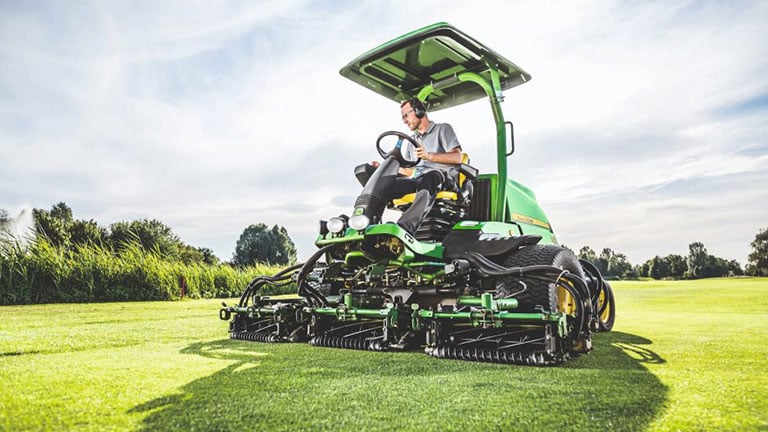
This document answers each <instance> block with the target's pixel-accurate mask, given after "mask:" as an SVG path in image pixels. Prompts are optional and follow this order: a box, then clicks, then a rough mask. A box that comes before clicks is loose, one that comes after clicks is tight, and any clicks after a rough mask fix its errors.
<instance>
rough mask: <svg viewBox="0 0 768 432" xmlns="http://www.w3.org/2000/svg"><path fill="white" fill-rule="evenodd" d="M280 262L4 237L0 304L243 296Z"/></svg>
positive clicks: (272, 289)
mask: <svg viewBox="0 0 768 432" xmlns="http://www.w3.org/2000/svg"><path fill="white" fill-rule="evenodd" d="M279 270H280V268H279V267H272V266H265V265H258V266H251V267H245V268H242V269H236V268H233V267H231V266H229V265H226V264H219V265H207V264H203V263H199V262H198V263H192V264H185V263H183V262H180V261H172V260H170V259H168V258H165V257H164V256H163V255H161V253H160V252H158V251H155V252H148V251H147V250H145V249H144V248H143V247H141V245H139V244H138V243H129V244H126V245H124V247H123V248H122V249H121V251H120V253H119V254H116V253H114V252H113V251H112V250H110V249H108V248H105V247H102V246H97V245H94V244H83V245H77V246H76V247H74V248H68V247H63V246H57V245H55V244H54V243H53V242H51V241H50V240H48V239H46V238H45V237H42V236H41V237H39V238H38V239H37V241H36V242H34V243H33V244H32V245H31V246H30V247H28V248H26V247H22V246H20V245H19V244H18V243H16V242H13V241H5V240H4V241H1V242H0V304H2V305H10V304H29V303H78V302H106V301H133V300H178V299H180V298H182V287H184V291H185V292H184V294H183V296H184V297H189V298H213V297H233V296H239V295H240V293H242V291H243V289H244V288H245V287H246V285H248V283H249V282H250V281H251V280H252V279H253V278H254V277H256V276H258V275H263V274H270V275H271V274H274V273H276V272H278V271H279ZM265 288H266V289H265V291H264V293H265V294H276V293H286V292H295V286H287V287H265Z"/></svg>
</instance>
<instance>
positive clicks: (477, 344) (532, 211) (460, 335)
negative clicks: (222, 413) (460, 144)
mask: <svg viewBox="0 0 768 432" xmlns="http://www.w3.org/2000/svg"><path fill="white" fill-rule="evenodd" d="M340 72H341V75H342V76H344V77H346V78H348V79H350V80H352V81H354V82H356V83H358V84H360V85H362V86H364V87H366V88H368V89H370V90H373V91H374V92H376V93H379V94H381V95H383V96H385V97H386V98H388V99H391V100H393V101H396V102H398V103H399V102H401V101H403V100H408V99H411V98H418V99H419V100H421V101H423V102H424V103H425V105H426V106H428V107H429V110H430V111H437V110H440V109H445V108H449V107H452V106H456V105H459V104H463V103H467V102H470V101H473V100H477V99H480V98H487V99H488V100H489V102H490V105H491V111H492V113H493V118H494V122H495V125H496V152H497V172H496V173H489V174H480V173H479V172H478V170H477V169H475V168H474V167H472V166H471V165H469V160H468V157H467V156H466V155H464V161H465V163H462V164H461V165H460V166H459V173H460V174H459V176H458V177H459V178H458V181H453V182H450V181H449V182H446V183H449V184H444V185H443V187H444V189H445V190H443V191H441V192H440V193H439V194H438V195H437V197H436V199H435V204H434V205H433V206H432V209H431V210H430V213H429V214H428V215H427V216H426V217H425V219H424V221H423V222H422V223H421V225H420V226H419V228H418V231H417V232H415V233H413V235H412V234H410V233H408V232H407V231H405V230H403V229H402V228H401V227H400V226H399V225H397V224H394V223H391V222H387V223H385V222H383V220H382V214H383V213H384V210H385V209H386V208H390V209H394V210H401V211H402V210H404V209H407V208H408V206H409V205H410V203H411V202H412V200H413V196H412V195H413V194H411V196H405V197H402V198H400V199H396V200H394V201H389V202H388V201H387V200H386V199H384V198H383V197H384V196H385V194H384V193H383V188H384V187H386V185H384V182H382V181H379V180H380V179H381V178H382V177H383V176H387V175H392V174H394V173H397V172H398V170H399V168H401V167H407V166H413V165H415V164H416V163H418V160H413V159H410V158H409V157H408V153H409V152H406V151H404V150H403V149H404V148H405V146H407V145H413V146H418V145H419V144H418V143H417V142H416V141H415V140H413V139H412V138H411V137H410V136H408V135H406V134H403V133H400V132H396V131H390V132H384V133H382V134H381V135H380V136H379V138H378V139H377V140H376V149H377V151H378V153H379V154H380V155H381V156H382V158H383V161H382V162H381V164H380V165H379V166H378V168H376V169H375V171H373V172H370V169H366V165H361V166H359V167H357V168H356V169H355V175H356V176H357V177H358V179H359V180H360V183H361V184H362V185H363V189H362V192H361V193H360V195H359V196H358V198H357V200H356V201H355V205H354V209H353V211H352V214H351V216H349V217H348V216H346V215H341V216H337V217H332V218H329V219H328V220H327V221H321V222H320V229H319V235H318V237H317V239H316V241H315V244H316V246H317V247H318V249H317V251H316V252H315V253H314V254H313V255H312V256H311V257H310V258H309V259H308V260H307V261H306V262H304V263H302V264H297V265H294V266H292V267H288V268H286V269H284V270H283V271H281V272H279V273H277V274H275V275H272V276H260V277H257V278H256V279H254V280H253V281H252V282H251V283H250V284H249V285H248V286H247V287H246V288H245V290H244V291H243V294H242V296H241V298H240V301H239V302H238V304H237V305H236V306H227V305H226V304H225V305H224V306H223V308H222V309H221V310H220V311H219V317H220V318H221V319H222V320H226V321H229V332H230V336H231V338H233V339H240V340H249V341H257V342H309V343H310V344H312V345H316V346H325V347H336V348H348V349H361V350H373V351H392V350H411V349H423V350H424V351H425V352H426V353H427V354H429V355H432V356H434V357H439V358H451V359H461V360H471V361H481V362H498V363H510V364H524V365H537V366H544V365H556V364H560V363H562V362H564V361H566V360H568V359H570V358H573V357H575V356H577V355H579V354H582V353H586V352H589V351H590V350H591V349H592V334H593V333H594V332H597V331H610V330H611V328H612V327H613V321H614V317H615V303H614V298H613V293H612V291H611V287H610V285H609V284H608V283H607V282H605V281H604V280H603V278H602V276H601V275H600V272H599V271H598V270H597V268H596V267H595V266H594V265H592V264H591V263H589V262H587V261H583V260H579V259H577V257H576V256H575V255H574V254H573V252H572V251H570V250H569V249H566V248H564V247H562V246H560V245H559V243H558V242H557V239H556V237H555V234H554V231H553V230H552V226H551V225H550V222H549V220H548V219H547V217H546V215H545V214H544V212H543V211H542V209H541V207H540V206H539V204H538V202H537V200H536V197H535V195H534V193H533V192H532V191H531V190H530V189H528V188H526V187H525V186H523V185H521V184H520V183H518V182H516V181H514V180H511V179H508V178H507V158H508V157H509V156H510V155H511V154H512V153H513V152H514V138H513V134H512V124H511V123H510V122H507V121H505V120H504V115H503V113H502V109H501V102H502V99H503V96H502V91H504V90H507V89H509V88H512V87H515V86H517V85H520V84H524V83H526V82H528V81H529V80H530V78H531V76H530V75H529V74H528V73H526V72H525V71H523V70H522V69H520V68H519V67H518V66H516V65H514V64H513V63H511V62H510V61H509V60H507V59H505V58H504V57H502V56H501V55H499V54H497V53H496V52H494V51H493V50H491V49H489V48H487V47H485V46H484V45H482V44H481V43H479V42H477V41H476V40H474V39H473V38H471V37H469V36H467V35H466V34H464V33H462V32H461V31H459V30H457V29H456V28H454V27H452V26H450V25H448V24H446V23H437V24H434V25H431V26H428V27H424V28H422V29H419V30H416V31H413V32H411V33H408V34H406V35H403V36H401V37H399V38H396V39H394V40H392V41H390V42H387V43H385V44H383V45H381V46H379V47H377V48H375V49H373V50H371V51H368V52H366V53H365V54H363V55H361V56H360V57H358V58H356V59H355V60H353V61H352V62H350V63H349V64H347V65H346V66H344V67H343V68H342V69H341V71H340ZM508 131H509V135H508V134H507V132H508ZM286 284H295V285H296V286H297V288H298V290H297V293H296V294H295V295H282V296H261V295H259V292H260V290H261V288H262V287H264V286H265V285H272V286H279V285H286Z"/></svg>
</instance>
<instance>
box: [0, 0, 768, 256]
mask: <svg viewBox="0 0 768 432" xmlns="http://www.w3.org/2000/svg"><path fill="white" fill-rule="evenodd" d="M441 21H445V22H448V23H450V24H452V25H454V26H456V27H457V28H459V29H460V30H462V31H464V32H465V33H467V34H469V35H471V36H472V37H474V38H475V39H477V40H479V41H480V42H482V43H484V44H485V45H487V46H489V47H490V48H492V49H493V50H495V51H496V52H498V53H500V54H502V55H503V56H505V57H506V58H508V59H509V60H511V61H512V62H513V63H515V64H517V65H518V66H520V67H522V68H523V69H524V70H526V71H527V72H529V73H530V74H531V75H532V80H531V81H530V82H529V83H526V84H525V85H522V86H520V87H516V88H513V89H510V90H507V91H506V92H505V102H504V103H503V104H502V107H503V109H504V114H505V117H506V119H508V120H511V121H513V122H514V124H515V140H516V152H515V154H514V155H512V156H511V157H510V159H509V175H510V177H512V178H514V179H515V180H517V181H520V182H522V183H523V184H525V185H527V186H528V187H530V188H531V189H532V190H534V191H535V193H536V195H537V197H538V200H539V203H540V205H541V206H542V207H543V209H544V210H545V212H546V213H547V215H548V216H549V218H550V222H551V223H552V225H553V227H554V229H555V233H556V234H557V237H558V239H559V240H560V241H561V242H562V243H563V244H565V245H567V246H568V247H570V248H572V249H574V250H578V249H579V248H580V247H582V246H590V247H592V248H593V249H594V250H596V251H598V253H599V251H601V250H602V249H603V248H611V249H613V250H614V251H616V252H618V253H623V254H625V255H626V256H627V258H628V259H629V261H630V262H632V263H633V264H640V263H642V262H644V261H645V260H647V259H650V258H652V257H653V256H655V255H660V256H664V255H668V254H680V255H687V254H688V245H689V244H690V243H693V242H702V243H703V244H704V246H705V247H706V248H707V250H708V252H709V253H710V254H712V255H715V256H718V257H722V258H726V259H729V260H730V259H735V260H737V261H739V262H740V263H741V264H742V266H743V265H744V264H746V262H747V255H748V254H749V253H750V252H751V247H750V242H751V241H752V240H754V238H755V235H756V234H757V233H758V231H760V230H761V229H766V228H768V43H767V42H768V26H766V24H765V23H767V22H768V1H739V2H723V1H658V2H655V1H648V2H625V1H607V0H595V1H562V2H560V1H508V0H503V1H477V2H467V1H450V0H447V1H446V0H444V1H437V2H435V1H418V2H413V1H411V2H402V1H365V0H363V1H361V0H356V1H328V2H321V1H316V2H312V1H294V0H279V1H269V0H260V1H256V2H244V1H207V0H206V1H183V2H180V1H162V2H153V1H71V2H50V1H48V2H46V1H39V2H37V1H23V2H22V1H19V2H13V1H3V0H0V208H2V209H6V210H7V211H8V212H9V213H11V215H12V216H14V215H17V214H20V213H21V212H22V211H23V210H24V209H29V208H41V209H50V207H51V206H53V205H54V204H56V203H58V202H61V201H63V202H65V203H66V204H67V205H69V206H70V207H71V208H72V210H73V213H74V217H75V218H77V219H85V220H94V221H96V222H98V223H99V224H100V225H102V226H108V225H110V224H111V223H114V222H117V221H129V220H135V219H144V218H147V219H158V220H161V221H162V222H164V223H165V224H167V225H168V226H170V227H171V228H172V229H173V231H174V232H175V233H176V234H177V235H178V236H179V237H180V238H181V239H182V241H184V242H185V243H187V244H190V245H193V246H196V247H207V248H210V249H212V250H213V251H214V252H215V253H216V255H217V256H218V257H219V258H221V259H222V260H229V259H231V258H232V254H233V252H234V249H235V244H236V242H237V239H238V238H239V236H240V234H241V233H242V232H243V230H244V229H245V228H246V227H247V226H249V225H251V224H256V223H265V224H267V225H269V226H272V225H275V224H277V225H281V226H284V227H285V228H286V229H287V230H288V233H289V235H290V236H291V238H292V239H293V241H294V243H295V244H296V246H297V250H298V255H299V259H300V260H302V259H306V258H307V257H309V255H311V254H312V253H313V252H314V250H315V249H316V247H315V246H314V239H315V237H316V233H317V227H318V221H319V220H321V219H327V218H329V217H332V216H336V215H338V214H341V213H347V214H349V213H350V212H351V210H352V205H353V204H354V200H355V197H356V196H357V194H358V193H359V192H360V189H361V188H360V185H359V184H358V183H357V181H356V180H355V178H354V175H353V168H354V166H355V165H357V164H359V163H363V162H367V161H372V160H377V159H378V158H379V157H378V155H377V153H376V151H375V148H374V144H375V140H376V137H377V136H378V135H379V133H381V132H383V131H386V130H400V131H403V132H407V128H406V127H405V125H403V124H402V121H401V119H400V110H399V105H398V104H396V103H394V102H392V101H390V100H388V99H386V98H384V97H382V96H379V95H377V94H375V93H373V92H370V91H368V90H366V89H364V88H363V87H361V86H359V85H357V84H355V83H353V82H351V81H348V80H346V79H345V78H343V77H341V75H339V72H338V71H339V69H340V68H341V67H342V66H344V65H346V64H347V63H348V62H350V61H351V60H352V59H354V58H356V57H357V56H358V55H360V54H362V53H363V52H365V51H367V50H369V49H372V48H374V47H376V46H378V45H379V44H381V43H384V42H386V41H388V40H391V39H393V38H395V37H397V36H399V35H401V34H404V33H407V32H410V31H412V30H415V29H417V28H420V27H423V26H426V25H430V24H432V23H435V22H441ZM430 118H431V119H432V120H434V121H437V122H448V123H451V124H452V125H453V127H454V130H455V131H456V133H457V135H458V137H459V141H460V142H461V144H462V147H463V149H464V151H465V152H467V153H469V155H470V157H471V163H472V165H473V166H475V167H477V168H478V169H479V170H480V172H482V173H491V172H494V171H495V169H496V162H495V160H496V159H495V158H496V154H495V130H494V128H493V123H492V116H491V111H490V108H489V104H488V102H487V101H482V100H481V101H475V102H472V103H469V104H466V105H463V106H460V107H456V108H452V109H447V110H444V111H437V112H434V113H431V114H430Z"/></svg>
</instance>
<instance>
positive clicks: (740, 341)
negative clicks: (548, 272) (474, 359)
mask: <svg viewBox="0 0 768 432" xmlns="http://www.w3.org/2000/svg"><path fill="white" fill-rule="evenodd" d="M613 285H614V289H615V291H616V300H617V302H618V307H617V309H618V316H617V321H616V327H615V328H614V332H611V333H606V334H599V335H597V336H596V337H595V341H594V342H595V350H594V351H593V352H592V353H591V354H589V355H586V356H582V357H580V358H579V359H577V360H574V361H572V362H570V363H567V364H566V365H564V366H561V367H557V368H534V367H523V366H505V365H493V364H480V363H470V362H461V361H453V360H438V359H434V358H431V357H429V356H426V355H424V354H423V353H419V352H414V353H372V352H361V351H348V350H336V349H330V348H313V347H310V346H308V345H305V344H285V345H283V344H272V345H267V344H258V343H253V342H240V341H230V340H228V339H226V323H224V322H223V321H219V320H218V318H217V309H218V304H217V303H218V302H217V301H214V300H194V301H180V302H145V303H105V304H82V305H58V304H54V305H40V306H4V307H0V316H2V319H1V320H0V430H8V431H11V430H13V431H16V430H94V431H104V430H151V431H156V430H217V431H219V430H354V431H359V430H366V431H367V430H419V431H422V430H427V431H428V430H435V431H437V430H441V431H442V430H555V429H558V430H587V429H589V430H739V431H741V430H766V429H767V428H768V373H766V369H765V363H766V360H768V326H767V325H766V323H768V319H766V318H768V279H766V278H763V279H713V280H703V281H681V282H615V283H613Z"/></svg>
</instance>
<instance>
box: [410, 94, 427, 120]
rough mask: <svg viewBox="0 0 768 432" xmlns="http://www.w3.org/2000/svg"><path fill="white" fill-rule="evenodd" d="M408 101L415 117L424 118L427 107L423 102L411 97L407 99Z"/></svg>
mask: <svg viewBox="0 0 768 432" xmlns="http://www.w3.org/2000/svg"><path fill="white" fill-rule="evenodd" d="M408 103H409V104H411V108H412V109H413V114H414V115H415V116H416V118H424V116H425V115H427V107H425V106H424V102H422V101H420V100H418V99H416V98H413V99H408Z"/></svg>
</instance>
